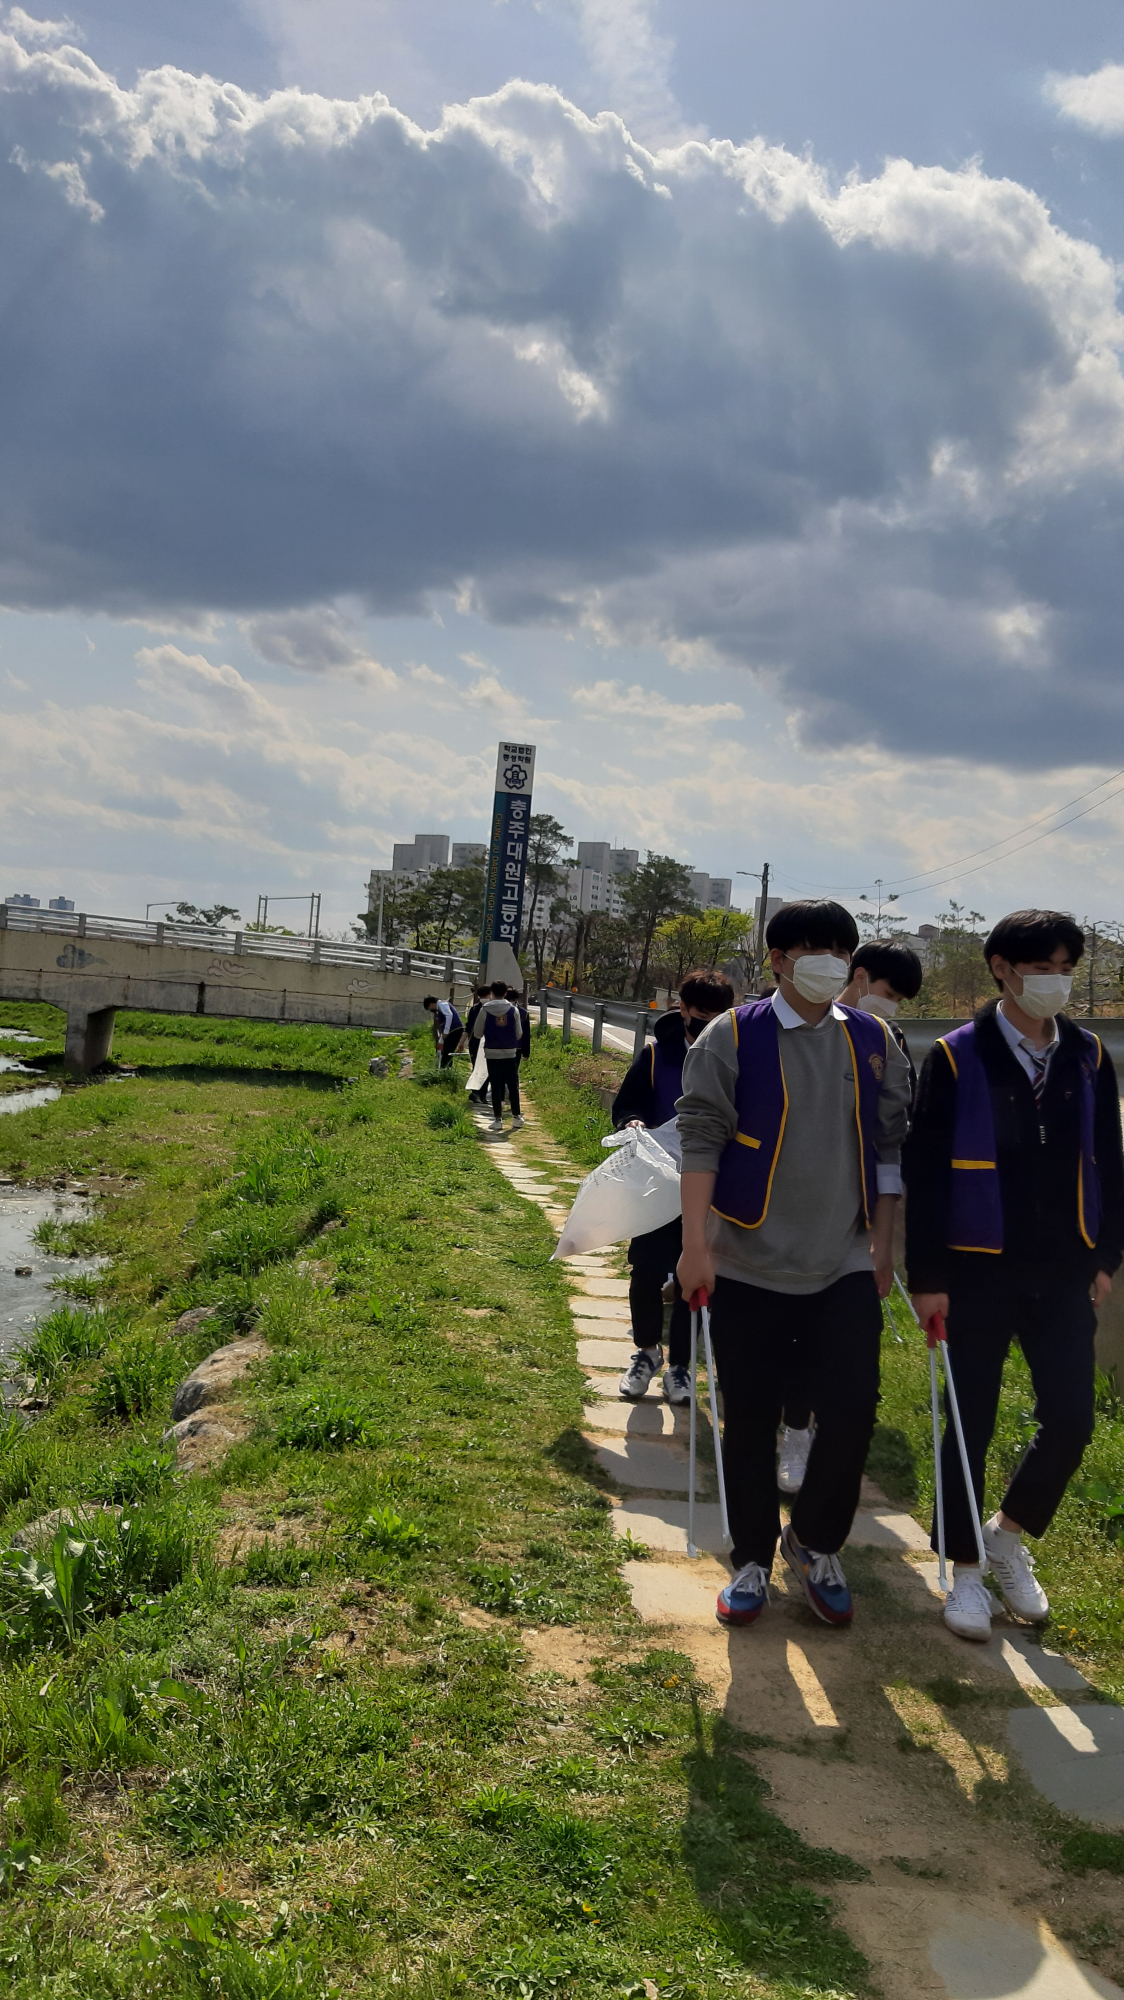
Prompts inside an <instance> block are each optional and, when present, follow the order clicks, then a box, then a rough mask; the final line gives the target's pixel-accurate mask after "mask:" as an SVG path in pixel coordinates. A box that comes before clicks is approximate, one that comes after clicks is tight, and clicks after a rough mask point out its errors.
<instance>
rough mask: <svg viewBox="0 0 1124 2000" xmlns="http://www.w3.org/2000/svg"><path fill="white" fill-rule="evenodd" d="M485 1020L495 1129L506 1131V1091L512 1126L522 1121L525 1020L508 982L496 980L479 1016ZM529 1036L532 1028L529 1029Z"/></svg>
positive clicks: (517, 1126) (484, 1039)
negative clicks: (520, 1084) (521, 1076)
mask: <svg viewBox="0 0 1124 2000" xmlns="http://www.w3.org/2000/svg"><path fill="white" fill-rule="evenodd" d="M477 1022H478V1025H479V1024H480V1023H483V1028H484V1034H483V1042H484V1060H485V1062H486V1063H487V1065H488V1087H489V1089H490V1091H491V1093H492V1130H493V1132H502V1131H503V1100H504V1092H505V1091H506V1093H507V1097H508V1101H509V1103H510V1105H511V1129H512V1131H513V1132H517V1131H518V1130H519V1127H520V1126H521V1125H522V1123H523V1114H522V1112H521V1111H520V1108H519V1057H520V1055H521V1054H522V1052H523V1021H522V1020H521V1019H520V1009H519V1008H518V1007H517V1006H516V1004H515V1002H514V1001H512V1000H509V999H508V990H507V984H506V982H505V981H504V980H502V979H493V981H492V985H491V991H490V997H489V998H488V999H487V1000H485V1001H484V1004H483V1006H482V1007H481V1009H480V1013H479V1015H478V1017H477ZM527 1033H528V1037H529V1035H530V1029H529V1028H528V1030H527Z"/></svg>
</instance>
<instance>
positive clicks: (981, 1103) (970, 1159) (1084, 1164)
mask: <svg viewBox="0 0 1124 2000" xmlns="http://www.w3.org/2000/svg"><path fill="white" fill-rule="evenodd" d="M1074 1025H1075V1026H1076V1023H1074ZM1077 1032H1078V1034H1079V1035H1080V1036H1081V1038H1082V1040H1083V1042H1084V1043H1085V1047H1084V1049H1083V1050H1082V1055H1081V1103H1080V1106H1079V1118H1080V1134H1081V1151H1080V1155H1079V1158H1078V1162H1077V1227H1078V1229H1079V1230H1080V1232H1081V1236H1082V1239H1083V1240H1084V1242H1085V1243H1087V1244H1088V1246H1089V1249H1090V1250H1091V1249H1093V1247H1094V1246H1095V1244H1096V1241H1097V1234H1098V1231H1099V1230H1100V1226H1101V1184H1100V1176H1099V1175H1098V1173H1097V1161H1096V1155H1095V1153H1094V1151H1093V1119H1094V1115H1095V1110H1096V1096H1097V1070H1098V1067H1099V1065H1100V1060H1101V1045H1100V1042H1099V1041H1098V1040H1097V1037H1096V1036H1095V1035H1091V1034H1089V1033H1088V1031H1087V1030H1086V1029H1084V1028H1078V1030H1077ZM940 1047H941V1048H942V1049H943V1050H944V1052H945V1054H946V1056H947V1057H948V1060H949V1062H950V1063H951V1065H952V1074H953V1076H954V1077H955V1078H956V1119H955V1123H954V1125H953V1129H952V1195H951V1199H950V1201H949V1205H948V1247H949V1249H950V1250H978V1251H980V1252H981V1253H982V1254H983V1255H985V1256H990V1257H998V1256H1000V1255H1001V1254H1002V1250H1003V1200H1002V1195H1001V1192H1000V1187H999V1163H998V1160H997V1158H996V1146H995V1113H994V1111H993V1110H992V1104H991V1090H990V1087H989V1085H988V1080H987V1072H986V1071H985V1069H984V1066H983V1064H982V1062H981V1061H980V1052H979V1049H978V1047H977V1046H976V1024H975V1022H974V1021H966V1022H965V1024H964V1026H963V1027H962V1028H954V1029H953V1031H952V1033H951V1035H942V1036H941V1038H940Z"/></svg>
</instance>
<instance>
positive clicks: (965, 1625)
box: [944, 1563, 993, 1643]
mask: <svg viewBox="0 0 1124 2000" xmlns="http://www.w3.org/2000/svg"><path fill="white" fill-rule="evenodd" d="M992 1610H993V1606H992V1601H991V1598H990V1596H989V1595H988V1592H987V1591H986V1590H985V1589H984V1582H983V1578H982V1576H981V1575H980V1572H979V1570H978V1569H964V1568H963V1567H962V1566H961V1564H959V1563H957V1565H956V1568H955V1570H954V1572H953V1583H952V1589H951V1590H950V1591H949V1593H948V1596H947V1597H946V1598H945V1601H944V1622H945V1624H946V1625H947V1626H948V1629H949V1631H950V1632H955V1633H956V1636H957V1638H958V1639H979V1640H982V1641H984V1642H985V1643H986V1641H987V1640H988V1639H990V1637H991V1617H992Z"/></svg>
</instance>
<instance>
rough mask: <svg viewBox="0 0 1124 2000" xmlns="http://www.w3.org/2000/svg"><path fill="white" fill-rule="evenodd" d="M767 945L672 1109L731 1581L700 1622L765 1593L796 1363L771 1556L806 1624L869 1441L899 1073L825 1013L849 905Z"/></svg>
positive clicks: (861, 1023) (900, 1115) (862, 1025)
mask: <svg viewBox="0 0 1124 2000" xmlns="http://www.w3.org/2000/svg"><path fill="white" fill-rule="evenodd" d="M766 943H767V946H768V950H769V962H770V964H771V966H772V969H773V975H774V978H775V979H776V981H777V988H776V992H775V993H774V994H773V997H772V999H771V1000H758V1001H752V1002H750V1003H749V1004H748V1005H747V1006H743V1007H735V1008H734V1009H733V1011H732V1012H731V1013H729V1014H722V1015H719V1016H718V1018H717V1019H716V1020H714V1021H712V1022H711V1024H710V1026H709V1027H708V1028H704V1030H703V1032H702V1034H701V1035H700V1036H699V1038H698V1040H697V1042H696V1043H695V1044H694V1046H693V1048H690V1049H688V1051H687V1056H686V1060H685V1062H684V1065H683V1096H682V1097H681V1098H680V1100H679V1107H678V1121H679V1133H680V1138H681V1140H682V1146H683V1179H682V1189H683V1254H682V1256H681V1257H680V1259H679V1273H678V1275H679V1283H680V1285H681V1286H682V1289H683V1291H684V1293H685V1294H686V1296H687V1297H688V1298H690V1297H691V1296H692V1294H693V1293H695V1292H697V1291H704V1292H708V1293H710V1294H711V1331H712V1333H713V1337H714V1349H715V1356H716V1359H717V1363H718V1375H719V1380H720V1382H721V1385H722V1397H723V1403H724V1408H725V1431H724V1438H725V1448H724V1452H725V1465H726V1498H727V1502H728V1507H729V1515H730V1526H731V1529H732V1531H733V1566H734V1576H733V1578H732V1579H731V1581H730V1582H729V1583H728V1584H727V1585H726V1586H725V1588H724V1589H723V1590H721V1591H720V1592H719V1594H718V1617H719V1619H720V1621H721V1622H722V1623H723V1624H727V1625H749V1624H752V1622H753V1620H754V1619H755V1618H757V1617H759V1615H760V1614H761V1612H762V1611H763V1610H764V1608H765V1606H766V1604H767V1603H768V1601H769V1572H770V1570H771V1568H772V1563H773V1557H774V1554H775V1552H776V1546H777V1537H778V1533H779V1531H780V1511H779V1501H778V1495H777V1474H776V1446H777V1425H778V1423H779V1421H780V1415H781V1407H782V1403H783V1400H784V1394H785V1385H786V1382H787V1380H788V1376H789V1371H790V1369H791V1367H792V1364H793V1360H794V1358H795V1361H796V1364H797V1366H798V1367H800V1368H802V1369H805V1370H806V1371H807V1379H808V1394H809V1400H810V1403H811V1406H812V1408H813V1409H814V1410H815V1412H816V1431H815V1436H814V1439H813V1441H812V1448H811V1451H810V1453H809V1457H808V1469H807V1472H806V1474H805V1478H804V1483H803V1486H802V1488H801V1490H800V1493H799V1494H798V1495H797V1497H796V1499H795V1501H794V1503H793V1507H792V1515H791V1520H790V1523H789V1525H788V1526H787V1527H786V1528H785V1530H784V1534H783V1535H782V1536H781V1553H782V1555H783V1556H784V1559H785V1561H786V1562H787V1564H788V1566H789V1568H790V1569H791V1570H792V1572H793V1575H794V1576H795V1577H796V1580H797V1582H798V1583H799V1584H800V1587H801V1589H802V1590H803V1592H804V1594H805V1596H806V1598H807V1600H808V1603H809V1605H810V1606H811V1608H812V1610H813V1611H814V1613H815V1615H816V1617H817V1618H821V1619H822V1620H823V1621H824V1623H825V1624H829V1625H846V1624H849V1623H850V1621H851V1617H852V1605H851V1593H850V1590H849V1589H848V1587H847V1580H846V1578H845V1576H844V1574H843V1570H842V1568H841V1566H840V1562H839V1551H840V1549H841V1548H842V1546H843V1544H844V1542H845V1541H846V1539H847V1536H848V1534H849V1533H850V1529H851V1523H852V1521H853V1520H854V1516H855V1509H856V1507H857V1506H858V1500H859V1487H860V1482H861V1480H862V1471H863V1465H864V1463H865V1461H866V1454H867V1449H868V1446H869V1444H870V1439H871V1436H872V1434H873V1430H874V1413H875V1407H876V1404H877V1401H878V1351H879V1344H880V1338H881V1332H882V1308H881V1305H880V1299H882V1298H885V1296H886V1294H887V1292H888V1291H889V1290H890V1287H891V1285H892V1283H893V1278H894V1266H893V1250H892V1241H893V1221H894V1208H895V1204H896V1201H897V1199H898V1196H899V1193H900V1188H901V1181H900V1165H899V1161H900V1149H901V1144H902V1141H903V1139H904V1138H905V1134H906V1128H907V1123H908V1116H909V1070H908V1068H907V1065H906V1060H905V1057H904V1056H903V1055H902V1052H901V1050H900V1049H899V1047H898V1045H897V1043H896V1042H895V1041H894V1039H893V1036H892V1035H891V1034H890V1032H889V1030H888V1028H887V1026H886V1023H885V1022H884V1021H881V1020H880V1019H879V1018H878V1016H877V1015H875V1014H871V1013H869V1012H863V1013H860V1012H859V1011H858V1010H857V1009H855V1008H850V1007H840V1006H839V1005H838V1004H837V1003H836V995H837V994H839V993H841V992H842V990H843V988H844V987H845V986H846V984H847V980H848V977H849V973H850V965H849V961H850V955H851V953H852V951H853V950H854V949H855V946H856V945H857V943H858V932H857V930H856V928H855V921H854V918H853V917H852V916H851V914H850V912H849V911H848V910H845V909H844V908H843V907H842V905H841V904H839V903H833V902H818V901H811V900H809V901H805V902H799V903H785V904H782V906H781V908H780V909H779V910H777V911H776V913H775V914H774V916H773V917H772V918H771V919H770V921H769V927H768V930H767V931H766Z"/></svg>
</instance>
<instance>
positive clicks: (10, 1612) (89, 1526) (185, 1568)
mask: <svg viewBox="0 0 1124 2000" xmlns="http://www.w3.org/2000/svg"><path fill="white" fill-rule="evenodd" d="M195 1546H196V1538H195V1534H194V1531H193V1529H192V1526H191V1524H190V1522H189V1521H188V1519H187V1517H186V1515H185V1514H184V1513H183V1512H182V1511H181V1510H179V1509H177V1508H172V1507H169V1506H168V1505H166V1504H165V1505H163V1506H161V1507H160V1508H159V1509H145V1508H138V1509H137V1510H136V1511H134V1512H131V1513H129V1514H122V1515H121V1516H120V1517H119V1518H115V1517H112V1516H111V1517H108V1518H107V1517H104V1516H103V1517H100V1518H99V1519H98V1520H97V1521H96V1522H85V1521H83V1520H82V1519H81V1516H80V1515H79V1516H78V1517H77V1518H76V1519H73V1520H70V1521H64V1522H62V1523H60V1525H59V1527H58V1529H57V1530H56V1532H55V1535H54V1539H53V1541H52V1543H51V1546H50V1549H49V1550H48V1551H46V1552H45V1553H44V1554H42V1555H36V1554H34V1553H33V1552H29V1551H26V1550H23V1549H13V1548H7V1549H3V1550H0V1632H2V1635H3V1637H4V1638H5V1639H6V1640H7V1642H8V1644H9V1645H27V1644H30V1645H36V1646H49V1645H52V1644H61V1643H63V1642H65V1643H66V1644H68V1645H74V1644H75V1643H76V1641H77V1640H78V1639H79V1638H80V1637H81V1635H82V1633H83V1632H84V1631H85V1630H86V1629H87V1627H88V1626H90V1625H91V1624H93V1623H94V1621H95V1620H96V1619H98V1618H104V1617H112V1616H115V1615H116V1614H117V1613H119V1612H121V1611H124V1610H126V1609H129V1608H131V1607H132V1606H133V1605H134V1604H137V1603H143V1602H145V1601H146V1600H147V1599H148V1598H149V1597H150V1596H153V1595H155V1596H163V1595H164V1594H165V1593H166V1592H167V1591H169V1590H172V1589H174V1588H175V1586H176V1584H178V1583H181V1582H182V1581H183V1579H184V1577H185V1576H187V1575H188V1573H189V1571H190V1569H191V1566H192V1562H193V1559H194V1555H195Z"/></svg>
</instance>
